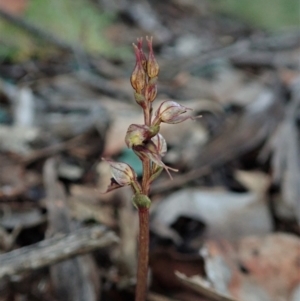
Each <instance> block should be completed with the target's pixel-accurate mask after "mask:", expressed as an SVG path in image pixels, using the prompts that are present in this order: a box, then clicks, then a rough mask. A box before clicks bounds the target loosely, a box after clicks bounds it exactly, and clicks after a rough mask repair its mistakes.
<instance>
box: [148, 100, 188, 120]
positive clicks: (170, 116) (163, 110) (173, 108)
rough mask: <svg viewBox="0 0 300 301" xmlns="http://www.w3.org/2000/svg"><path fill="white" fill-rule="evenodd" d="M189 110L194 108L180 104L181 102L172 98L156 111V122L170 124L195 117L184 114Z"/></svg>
mask: <svg viewBox="0 0 300 301" xmlns="http://www.w3.org/2000/svg"><path fill="white" fill-rule="evenodd" d="M188 110H192V109H190V108H187V107H184V106H182V105H180V104H179V103H177V102H175V101H172V100H166V101H164V102H163V103H161V105H160V106H159V108H158V109H157V111H156V113H155V116H156V117H155V120H154V122H153V123H154V124H160V123H161V122H164V123H169V124H175V123H180V122H183V121H185V120H187V119H194V117H192V116H186V115H183V114H184V113H186V112H187V111H188Z"/></svg>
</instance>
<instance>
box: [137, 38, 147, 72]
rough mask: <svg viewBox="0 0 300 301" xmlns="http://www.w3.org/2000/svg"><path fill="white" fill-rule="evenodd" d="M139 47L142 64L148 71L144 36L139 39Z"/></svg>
mask: <svg viewBox="0 0 300 301" xmlns="http://www.w3.org/2000/svg"><path fill="white" fill-rule="evenodd" d="M137 48H138V50H139V51H140V56H141V62H142V66H143V68H144V70H145V71H147V58H146V55H145V53H144V51H143V38H139V39H137Z"/></svg>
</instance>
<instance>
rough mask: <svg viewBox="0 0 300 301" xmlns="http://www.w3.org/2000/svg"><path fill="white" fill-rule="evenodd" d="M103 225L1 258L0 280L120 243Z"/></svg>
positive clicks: (12, 252) (83, 229) (18, 250)
mask: <svg viewBox="0 0 300 301" xmlns="http://www.w3.org/2000/svg"><path fill="white" fill-rule="evenodd" d="M118 240H119V239H118V237H117V236H116V235H115V234H114V233H113V232H111V231H108V230H107V229H106V228H105V227H103V226H93V227H91V228H82V229H80V230H77V231H75V232H72V233H70V234H67V235H60V236H55V237H52V238H49V239H46V240H43V241H41V242H39V243H37V244H33V245H30V246H28V247H23V248H20V249H16V250H14V251H11V252H8V253H4V254H1V255H0V279H2V278H5V277H11V276H14V275H17V274H20V273H23V272H27V271H31V270H36V269H40V268H43V267H45V266H50V265H52V264H54V263H58V262H60V261H63V260H66V259H69V258H72V257H74V256H77V255H82V254H86V253H89V252H91V251H93V250H96V249H100V248H104V247H107V246H110V245H112V244H114V243H116V242H118Z"/></svg>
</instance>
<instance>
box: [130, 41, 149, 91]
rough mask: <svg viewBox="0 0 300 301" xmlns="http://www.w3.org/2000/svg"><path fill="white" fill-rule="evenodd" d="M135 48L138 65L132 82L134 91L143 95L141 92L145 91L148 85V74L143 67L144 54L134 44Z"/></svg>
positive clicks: (136, 64)
mask: <svg viewBox="0 0 300 301" xmlns="http://www.w3.org/2000/svg"><path fill="white" fill-rule="evenodd" d="M133 48H134V52H135V57H136V63H135V67H134V69H133V72H132V75H131V78H130V82H131V85H132V87H133V89H134V90H135V91H136V92H137V93H141V91H142V90H143V89H144V87H145V85H146V72H145V70H144V67H143V57H142V56H143V53H142V52H141V50H140V49H139V48H138V46H136V45H135V44H133Z"/></svg>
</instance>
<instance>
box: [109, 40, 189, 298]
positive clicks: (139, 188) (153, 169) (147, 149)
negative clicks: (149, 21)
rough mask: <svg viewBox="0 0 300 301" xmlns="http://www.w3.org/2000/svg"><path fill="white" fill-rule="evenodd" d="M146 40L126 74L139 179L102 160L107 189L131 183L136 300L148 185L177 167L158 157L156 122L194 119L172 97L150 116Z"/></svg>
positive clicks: (151, 83)
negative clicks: (138, 113) (136, 113)
mask: <svg viewBox="0 0 300 301" xmlns="http://www.w3.org/2000/svg"><path fill="white" fill-rule="evenodd" d="M146 40H147V44H148V50H149V54H148V58H147V57H146V55H145V54H144V52H143V39H142V38H139V39H138V40H137V45H136V44H133V48H134V52H135V57H136V64H135V67H134V69H133V72H132V75H131V78H130V82H131V85H132V87H133V89H134V97H135V100H136V102H137V104H138V105H140V106H141V108H142V110H143V114H144V124H131V125H130V126H129V127H128V130H127V133H126V136H125V142H126V145H127V146H128V147H129V148H131V149H132V150H133V151H134V152H135V154H136V155H137V156H138V157H139V159H140V160H141V162H142V165H143V175H142V180H141V181H139V180H138V179H137V175H136V173H135V171H134V170H133V168H132V167H131V166H129V165H128V164H126V163H120V162H113V161H110V160H106V161H107V162H108V163H109V164H110V167H111V173H112V178H111V183H110V185H109V186H108V188H107V192H109V191H112V190H114V189H118V188H121V187H123V186H128V185H129V186H131V188H132V190H133V204H134V206H135V207H136V208H137V210H138V214H139V241H138V271H137V284H136V295H135V300H136V301H144V300H145V298H146V293H147V274H148V261H149V208H150V205H151V200H150V198H149V190H150V185H151V183H152V182H153V181H154V180H155V179H156V178H157V177H158V176H159V175H160V173H161V172H162V170H163V169H165V170H166V172H167V173H168V174H169V176H170V177H171V178H172V176H171V174H170V171H177V170H176V169H174V168H171V167H169V166H167V165H165V164H164V163H163V162H162V157H163V156H164V155H165V154H166V152H167V143H166V141H165V139H164V137H163V136H162V135H161V134H160V133H159V131H160V125H161V123H169V124H176V123H180V122H183V121H185V120H187V119H194V117H192V116H191V115H189V114H187V113H188V111H190V110H191V109H189V108H186V107H184V106H182V105H180V104H178V103H177V102H175V101H172V100H166V101H164V102H162V103H161V105H160V106H159V107H158V109H157V111H156V112H155V115H154V116H152V114H153V112H152V111H153V109H152V103H153V101H154V100H155V98H156V95H157V79H158V74H159V65H158V63H157V61H156V59H155V56H154V53H153V46H152V38H148V37H146Z"/></svg>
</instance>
